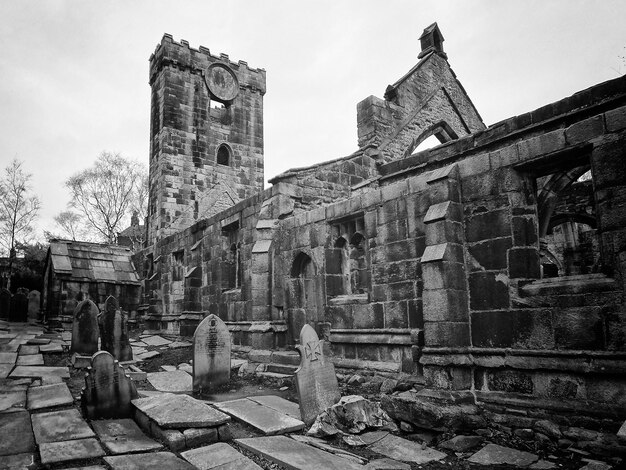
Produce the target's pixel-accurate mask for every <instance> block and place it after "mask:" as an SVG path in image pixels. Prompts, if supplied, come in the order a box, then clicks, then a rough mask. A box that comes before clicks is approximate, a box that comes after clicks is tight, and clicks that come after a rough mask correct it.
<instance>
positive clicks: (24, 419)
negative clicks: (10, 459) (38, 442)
mask: <svg viewBox="0 0 626 470" xmlns="http://www.w3.org/2000/svg"><path fill="white" fill-rule="evenodd" d="M0 436H1V437H2V439H0V455H10V454H23V453H30V452H34V451H35V438H34V436H33V430H32V428H31V423H30V414H29V413H28V411H26V410H20V411H12V412H6V413H0ZM0 460H1V459H0Z"/></svg>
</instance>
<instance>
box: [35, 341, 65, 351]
mask: <svg viewBox="0 0 626 470" xmlns="http://www.w3.org/2000/svg"><path fill="white" fill-rule="evenodd" d="M39 352H40V353H62V352H63V345H62V344H61V343H58V342H53V343H50V344H43V345H41V346H39Z"/></svg>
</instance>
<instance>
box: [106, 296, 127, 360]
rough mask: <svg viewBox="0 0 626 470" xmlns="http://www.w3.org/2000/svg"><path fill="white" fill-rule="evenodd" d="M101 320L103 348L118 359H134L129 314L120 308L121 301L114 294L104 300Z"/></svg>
mask: <svg viewBox="0 0 626 470" xmlns="http://www.w3.org/2000/svg"><path fill="white" fill-rule="evenodd" d="M99 322H100V333H101V340H102V349H103V350H105V351H108V352H110V353H111V354H112V355H113V357H114V358H115V359H117V360H118V361H130V360H132V358H133V350H132V348H131V347H130V341H129V340H128V319H127V315H125V314H124V313H123V312H122V311H121V310H120V309H119V302H118V300H117V299H116V298H115V297H113V296H112V295H111V296H109V297H107V299H106V300H105V302H104V312H103V313H102V315H100V318H99Z"/></svg>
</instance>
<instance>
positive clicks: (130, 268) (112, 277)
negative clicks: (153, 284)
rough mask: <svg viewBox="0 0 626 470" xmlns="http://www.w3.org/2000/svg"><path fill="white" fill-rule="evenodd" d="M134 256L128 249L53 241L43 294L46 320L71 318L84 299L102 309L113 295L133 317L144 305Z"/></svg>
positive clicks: (48, 256)
mask: <svg viewBox="0 0 626 470" xmlns="http://www.w3.org/2000/svg"><path fill="white" fill-rule="evenodd" d="M131 254H132V253H131V251H130V249H129V248H128V247H125V246H117V245H106V244H98V243H88V242H78V241H70V240H52V241H51V242H50V248H49V249H48V255H47V258H46V266H45V271H44V288H43V292H42V296H43V300H42V308H43V311H44V312H45V315H46V318H48V319H52V318H58V317H60V320H63V317H70V318H71V316H72V314H73V312H74V308H75V307H76V305H77V304H78V302H80V301H81V300H84V299H91V300H92V301H93V302H95V303H96V304H97V305H98V306H99V307H100V308H101V307H102V306H103V305H104V301H105V300H106V298H107V297H108V296H110V295H113V296H115V297H116V298H117V299H118V300H119V302H120V307H121V308H122V309H123V310H125V311H127V312H129V314H130V316H131V317H133V316H134V314H135V313H136V311H137V307H138V306H139V303H140V301H141V282H140V281H139V278H138V276H137V273H136V271H135V267H134V265H133V263H132V261H131ZM101 310H102V308H101Z"/></svg>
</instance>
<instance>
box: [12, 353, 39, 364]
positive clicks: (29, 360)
mask: <svg viewBox="0 0 626 470" xmlns="http://www.w3.org/2000/svg"><path fill="white" fill-rule="evenodd" d="M15 364H16V365H18V366H43V356H42V355H41V354H28V355H26V356H24V355H22V354H20V355H19V356H18V357H17V362H16V363H15Z"/></svg>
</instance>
